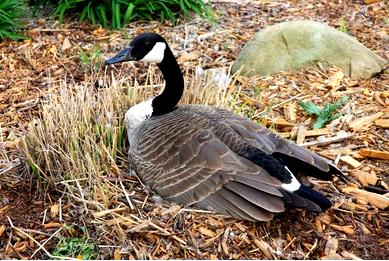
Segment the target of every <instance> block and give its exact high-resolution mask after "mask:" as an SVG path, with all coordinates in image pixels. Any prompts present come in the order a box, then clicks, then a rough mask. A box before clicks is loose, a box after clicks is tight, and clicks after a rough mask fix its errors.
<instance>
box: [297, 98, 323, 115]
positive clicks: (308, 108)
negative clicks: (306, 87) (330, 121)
mask: <svg viewBox="0 0 389 261" xmlns="http://www.w3.org/2000/svg"><path fill="white" fill-rule="evenodd" d="M299 105H300V106H301V108H303V110H304V111H305V112H306V113H308V114H309V115H319V113H320V108H319V107H317V106H316V105H315V104H314V103H313V102H311V101H307V102H303V101H300V102H299Z"/></svg>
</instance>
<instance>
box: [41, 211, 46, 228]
mask: <svg viewBox="0 0 389 261" xmlns="http://www.w3.org/2000/svg"><path fill="white" fill-rule="evenodd" d="M46 215H47V208H46V209H45V211H44V212H43V219H42V226H43V225H44V224H45V221H46Z"/></svg>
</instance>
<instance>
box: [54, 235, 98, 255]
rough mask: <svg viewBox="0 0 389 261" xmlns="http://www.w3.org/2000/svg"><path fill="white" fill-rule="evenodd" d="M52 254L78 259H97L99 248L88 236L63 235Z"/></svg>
mask: <svg viewBox="0 0 389 261" xmlns="http://www.w3.org/2000/svg"><path fill="white" fill-rule="evenodd" d="M52 255H53V256H58V257H61V256H64V257H72V258H77V259H96V258H97V250H96V246H95V245H94V244H93V243H91V242H88V239H87V238H86V237H81V238H79V237H74V238H69V237H62V238H61V239H60V240H59V242H58V244H57V246H56V247H55V249H54V251H53V252H52Z"/></svg>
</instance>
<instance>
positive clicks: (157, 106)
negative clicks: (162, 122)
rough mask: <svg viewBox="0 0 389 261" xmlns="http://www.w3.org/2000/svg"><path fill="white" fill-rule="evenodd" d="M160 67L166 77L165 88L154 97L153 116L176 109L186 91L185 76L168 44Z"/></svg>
mask: <svg viewBox="0 0 389 261" xmlns="http://www.w3.org/2000/svg"><path fill="white" fill-rule="evenodd" d="M158 67H159V69H160V70H161V71H162V74H163V77H164V78H165V89H164V90H163V92H162V93H161V94H160V95H158V96H157V97H155V98H154V99H153V102H152V106H153V114H152V115H151V116H159V115H162V114H165V113H169V112H171V111H173V110H174V109H176V108H177V103H178V102H179V101H180V99H181V96H182V93H183V92H184V77H183V76H182V72H181V69H180V66H178V63H177V61H176V59H175V58H174V55H173V53H172V51H171V50H170V48H169V47H168V46H166V49H165V55H164V58H163V60H162V62H161V63H159V64H158Z"/></svg>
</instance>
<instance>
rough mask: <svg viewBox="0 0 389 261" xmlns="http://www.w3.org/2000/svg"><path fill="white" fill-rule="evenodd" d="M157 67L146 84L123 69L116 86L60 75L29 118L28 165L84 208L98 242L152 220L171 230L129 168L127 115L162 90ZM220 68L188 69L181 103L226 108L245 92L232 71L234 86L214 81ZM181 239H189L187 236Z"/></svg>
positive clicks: (41, 181)
mask: <svg viewBox="0 0 389 261" xmlns="http://www.w3.org/2000/svg"><path fill="white" fill-rule="evenodd" d="M156 70H157V69H156V68H154V67H153V66H151V67H150V69H149V71H148V73H147V77H146V79H143V80H144V81H143V83H142V84H139V83H138V81H137V79H133V78H131V76H124V75H123V73H122V72H121V71H118V72H116V73H113V72H112V73H111V75H107V74H106V75H105V76H104V77H103V78H105V79H106V82H108V84H107V85H108V86H110V87H109V88H101V89H96V88H95V87H93V85H92V84H89V83H86V84H85V85H76V84H73V83H69V82H61V83H60V88H59V93H57V94H52V95H50V96H49V97H47V101H46V102H45V103H44V104H42V108H41V117H40V119H37V120H34V121H33V122H31V123H30V125H29V131H28V134H27V135H26V137H25V138H24V140H23V143H22V148H21V151H22V153H23V155H22V158H24V159H25V161H24V166H25V168H26V170H27V173H28V174H29V175H31V178H33V179H34V180H35V181H37V182H34V184H37V189H38V190H41V191H42V192H44V191H46V190H47V189H55V190H57V191H60V192H62V195H63V196H64V198H63V199H62V204H65V203H64V202H66V204H68V205H71V206H72V208H73V209H77V212H78V213H81V216H79V218H80V219H81V220H83V221H84V222H85V223H86V225H87V226H88V227H89V228H92V231H95V232H97V233H96V235H98V236H97V237H94V238H93V241H94V242H95V243H96V244H104V245H114V244H116V243H118V242H125V241H127V240H128V231H127V232H126V229H131V231H137V230H139V229H144V227H145V223H147V226H151V227H152V228H154V229H156V230H157V231H159V232H160V233H163V234H165V235H168V234H169V233H168V232H167V231H164V230H163V229H162V228H161V227H159V226H157V225H155V224H153V223H150V221H149V220H147V219H148V218H146V216H147V215H148V213H147V210H145V209H144V206H145V204H146V203H147V201H148V194H147V191H146V193H145V190H144V188H143V187H142V186H141V185H140V184H139V183H138V181H137V179H136V178H135V177H133V176H130V175H126V174H127V173H128V172H129V170H128V167H127V165H128V164H127V161H126V137H127V136H126V135H127V134H126V131H125V129H124V126H123V116H124V114H125V112H126V110H127V109H128V108H129V107H130V106H131V105H133V104H136V103H139V102H141V101H143V100H145V99H147V98H148V97H150V96H152V95H153V94H155V93H156V91H159V90H160V89H161V87H162V86H163V81H162V77H161V76H160V75H159V74H158V73H156ZM226 70H227V69H226ZM215 73H216V74H217V73H218V72H210V71H207V72H206V73H205V74H204V75H201V76H199V75H196V74H195V73H187V74H186V75H189V76H188V77H187V78H186V87H187V88H186V91H185V94H184V97H183V98H182V101H181V103H183V104H188V103H201V104H211V105H215V106H219V107H227V105H229V104H231V102H230V99H229V98H230V97H233V96H236V95H237V93H238V91H239V90H238V89H239V88H238V86H237V85H236V81H235V80H236V77H234V76H233V77H230V78H229V79H230V83H229V84H228V87H227V86H225V87H224V88H223V87H220V86H217V84H215V80H214V79H215ZM222 74H223V73H222ZM94 78H95V79H97V75H95V76H94ZM135 187H138V188H137V189H135V190H134V188H135ZM142 193H143V194H142ZM60 207H63V206H60ZM137 208H141V209H137ZM145 211H146V212H145ZM123 212H127V214H123ZM118 213H120V214H121V215H119V214H118ZM142 213H143V214H142ZM123 224H124V226H123ZM150 224H151V225H150ZM173 238H174V236H173ZM175 240H178V242H180V240H179V239H177V238H176V239H175ZM129 242H130V244H131V241H129ZM180 243H183V244H184V242H183V241H182V240H181V242H180ZM138 257H141V256H138Z"/></svg>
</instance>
